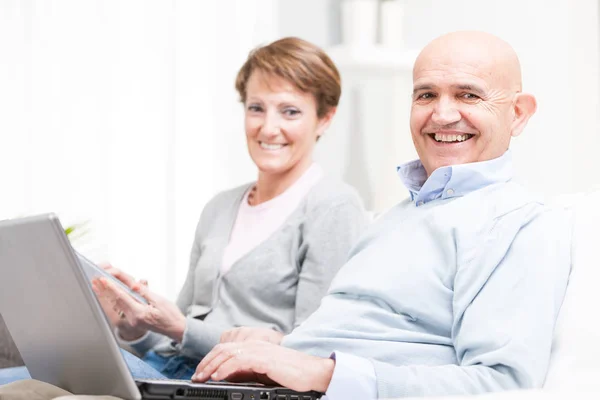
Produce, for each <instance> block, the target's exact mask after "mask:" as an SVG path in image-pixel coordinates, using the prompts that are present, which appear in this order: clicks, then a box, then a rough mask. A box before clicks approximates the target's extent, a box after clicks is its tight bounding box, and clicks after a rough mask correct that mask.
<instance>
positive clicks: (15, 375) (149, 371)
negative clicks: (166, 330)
mask: <svg viewBox="0 0 600 400" xmlns="http://www.w3.org/2000/svg"><path fill="white" fill-rule="evenodd" d="M121 353H122V354H123V358H124V359H125V362H126V363H127V366H128V367H129V371H131V375H133V377H134V378H140V379H165V378H166V377H167V376H165V375H163V374H161V373H160V372H158V371H157V370H156V369H154V368H153V367H152V365H153V364H151V363H146V362H144V361H142V360H140V359H139V358H137V357H136V356H134V355H133V354H131V353H128V352H126V351H125V350H121ZM166 364H168V362H167V363H165V365H166ZM154 365H159V363H158V362H156V363H154ZM169 370H179V369H177V368H175V369H174V368H173V367H172V366H171V367H170V368H169ZM194 370H195V366H194V369H193V370H192V374H193V372H194ZM191 376H192V375H190V378H191ZM23 379H31V375H29V371H28V370H27V368H26V367H13V368H3V369H0V385H4V384H6V383H11V382H15V381H20V380H23ZM179 379H189V378H179Z"/></svg>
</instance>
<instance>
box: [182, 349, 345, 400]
mask: <svg viewBox="0 0 600 400" xmlns="http://www.w3.org/2000/svg"><path fill="white" fill-rule="evenodd" d="M334 367H335V362H334V361H333V360H331V359H329V358H320V357H314V356H310V355H307V354H304V353H300V352H298V351H296V350H291V349H288V348H285V347H281V346H278V345H274V344H272V343H267V342H262V341H247V342H241V343H240V342H238V343H221V344H218V345H216V346H215V347H214V349H213V350H212V351H211V352H210V353H208V354H207V355H206V357H204V358H203V359H202V362H201V363H200V364H199V365H198V367H197V368H196V373H195V374H194V376H193V377H192V381H194V382H206V381H208V380H209V379H212V380H216V381H218V380H225V379H227V380H229V381H234V382H236V381H237V382H243V381H246V382H248V381H256V382H260V383H266V384H278V385H281V386H285V387H287V388H289V389H292V390H295V391H298V392H307V391H310V390H315V391H317V392H321V393H325V392H326V391H327V388H328V387H329V382H331V377H332V376H333V369H334Z"/></svg>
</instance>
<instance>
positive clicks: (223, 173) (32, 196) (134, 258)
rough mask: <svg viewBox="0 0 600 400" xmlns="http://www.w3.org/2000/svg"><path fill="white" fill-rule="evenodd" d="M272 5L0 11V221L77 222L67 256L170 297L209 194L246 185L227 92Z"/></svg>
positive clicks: (238, 124)
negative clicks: (79, 256)
mask: <svg viewBox="0 0 600 400" xmlns="http://www.w3.org/2000/svg"><path fill="white" fill-rule="evenodd" d="M276 6H277V4H276V1H275V0H251V1H248V0H231V1H219V0H204V1H193V0H184V1H181V0H177V1H175V0H172V1H165V0H160V1H149V0H144V1H142V0H135V1H116V0H85V1H81V0H46V1H41V0H38V1H36V0H8V1H2V2H1V3H0V149H1V151H2V156H1V157H0V171H1V172H0V174H1V176H0V182H1V183H2V191H1V192H0V193H1V200H0V218H11V217H15V216H20V215H30V214H36V213H41V212H56V213H57V214H58V215H59V217H60V218H61V221H62V222H63V224H65V225H67V224H73V223H82V222H86V224H85V226H84V228H83V229H85V230H86V233H85V235H83V236H82V237H81V238H79V239H77V240H76V242H75V246H76V247H79V248H80V250H81V251H82V252H84V253H85V254H88V255H89V256H90V257H91V258H93V259H94V260H96V261H98V262H102V261H110V262H111V263H113V264H114V265H115V266H117V267H120V268H123V269H125V270H126V271H128V272H130V273H132V274H133V275H134V276H137V277H140V278H146V279H148V280H149V281H150V285H151V287H152V288H153V289H154V290H155V291H157V292H159V293H162V294H164V295H167V296H169V297H171V298H174V297H175V295H176V293H177V291H178V289H179V287H180V286H181V284H182V283H183V279H184V278H185V274H186V271H187V268H188V256H189V251H190V248H191V244H192V240H193V234H194V229H195V225H196V222H197V220H198V217H199V215H200V212H201V210H202V208H203V206H204V205H205V203H206V202H207V201H208V200H209V199H210V197H212V196H213V195H214V194H215V193H216V191H218V190H222V189H224V188H227V187H231V186H233V185H235V184H239V183H241V182H243V181H247V180H250V179H253V178H254V175H255V172H254V169H253V164H252V163H251V162H250V160H249V158H248V156H247V154H246V150H245V142H244V133H243V121H242V109H241V106H240V105H239V104H238V101H237V94H236V93H235V90H234V87H233V83H234V79H235V73H236V72H237V69H238V68H239V67H240V66H241V64H242V62H243V60H244V59H245V57H246V55H247V53H248V51H249V50H250V49H251V48H253V47H254V46H256V45H257V44H260V43H264V42H267V41H270V40H272V39H274V38H276V36H277V24H276V18H275V15H276Z"/></svg>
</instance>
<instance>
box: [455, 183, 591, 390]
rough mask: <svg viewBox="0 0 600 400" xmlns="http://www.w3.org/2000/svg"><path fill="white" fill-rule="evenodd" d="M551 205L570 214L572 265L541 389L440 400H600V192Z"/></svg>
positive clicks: (573, 197)
mask: <svg viewBox="0 0 600 400" xmlns="http://www.w3.org/2000/svg"><path fill="white" fill-rule="evenodd" d="M554 205H555V206H558V207H567V208H570V209H572V210H573V218H574V220H573V241H572V257H573V258H572V260H573V265H572V270H571V275H570V278H569V285H568V287H567V293H566V296H565V300H564V302H563V305H562V308H561V310H560V314H559V318H558V321H557V325H556V331H555V334H554V342H553V345H552V354H551V358H550V368H549V370H548V375H547V376H546V382H545V384H544V389H542V390H523V391H514V392H502V393H490V394H485V395H481V396H475V397H473V396H468V397H466V396H454V397H451V398H450V397H445V398H444V400H446V399H454V400H468V399H473V398H477V399H482V400H545V399H563V400H573V399H585V400H587V399H600V311H599V310H598V308H600V189H594V190H591V191H589V192H587V193H582V194H577V195H569V196H561V197H560V198H557V199H556V200H555V201H554ZM540 279H544V277H543V276H541V277H540Z"/></svg>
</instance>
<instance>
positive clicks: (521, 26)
mask: <svg viewBox="0 0 600 400" xmlns="http://www.w3.org/2000/svg"><path fill="white" fill-rule="evenodd" d="M339 1H343V0H338V1H335V0H332V1H329V2H322V3H321V4H318V2H317V1H309V2H306V4H307V5H306V7H304V8H303V11H304V12H303V13H302V10H300V9H298V8H296V7H292V6H291V5H290V4H289V3H291V2H289V1H284V2H283V5H287V6H288V8H287V9H286V8H284V7H282V9H281V11H280V12H281V13H286V12H289V13H290V15H292V13H293V15H294V16H295V18H296V20H297V21H300V20H309V19H310V20H312V21H313V24H311V25H310V26H309V25H302V24H301V23H296V24H286V25H285V26H282V31H281V34H282V35H297V36H303V37H307V38H308V37H310V38H313V40H314V41H315V43H317V44H320V45H323V46H331V45H334V44H337V43H338V42H339V34H338V35H335V34H331V32H330V31H327V30H325V29H323V28H322V27H321V28H319V27H318V26H315V24H319V23H320V22H321V23H324V24H327V23H335V22H337V21H338V19H339V15H338V14H337V13H336V12H334V11H332V8H331V5H334V6H335V5H337V6H339V4H338V3H339ZM324 3H328V5H326V4H324ZM402 3H403V4H404V19H403V21H399V23H402V24H403V36H404V43H405V46H406V48H407V49H420V48H422V47H423V46H424V45H425V44H426V43H428V42H429V41H430V40H431V39H433V38H435V37H437V36H439V35H441V34H444V33H446V32H451V31H455V30H467V29H475V30H484V31H488V32H491V33H493V34H496V35H498V36H500V37H501V38H503V39H505V40H507V41H508V42H509V43H511V44H512V45H513V46H514V48H515V50H516V51H517V53H518V54H519V56H520V58H521V62H522V69H523V80H524V90H526V91H529V92H531V93H533V94H535V95H536V97H537V99H538V103H539V108H538V112H537V114H536V115H535V116H534V118H533V119H532V120H531V121H530V124H529V126H528V128H527V129H526V130H525V132H524V134H523V135H522V136H521V137H519V138H517V139H515V140H514V141H513V145H512V148H513V151H514V153H515V163H516V168H517V170H518V178H519V179H520V180H521V181H523V182H524V183H526V184H527V185H529V186H530V187H532V188H534V189H535V190H539V191H541V192H543V193H545V194H547V195H554V194H558V193H563V192H571V191H578V190H584V189H585V188H587V187H590V186H592V185H597V184H598V183H600V176H599V174H597V173H596V171H598V170H600V160H598V158H597V157H596V155H595V153H596V149H597V148H598V145H599V144H600V138H599V129H598V128H599V124H598V114H599V113H598V111H599V95H600V90H599V88H600V85H599V80H598V74H599V72H598V71H599V61H598V49H599V42H598V33H599V28H600V27H599V24H598V2H597V1H595V0H582V1H577V2H573V1H568V0H526V1H523V0H504V1H494V0H452V1H447V0H403V1H402ZM315 15H317V16H316V17H315ZM323 15H325V16H326V17H323ZM324 21H326V22H324ZM315 32H320V33H321V37H318V38H316V37H315ZM325 35H328V36H325ZM342 78H344V75H343V76H342ZM364 80H365V82H364V85H365V86H366V89H365V92H366V95H365V98H364V99H363V103H365V104H366V106H365V111H364V113H363V115H362V116H360V118H361V119H362V120H367V121H368V122H367V123H366V125H367V127H366V128H365V129H364V131H363V132H362V142H363V145H364V146H365V147H366V148H369V147H370V149H369V150H368V151H367V153H368V154H363V155H362V156H361V157H362V160H359V161H364V160H367V165H365V167H364V170H363V171H362V172H361V171H356V169H353V172H352V174H351V176H349V177H348V180H349V182H351V183H353V184H355V185H356V186H358V187H364V186H365V185H364V184H363V183H361V182H363V181H364V176H365V175H367V176H369V179H370V182H371V187H369V188H367V189H368V190H367V189H363V194H364V195H365V197H366V198H367V204H368V205H370V206H372V207H373V208H375V209H380V208H385V207H387V206H390V205H392V204H394V203H395V202H396V201H397V200H398V199H399V198H401V197H403V196H404V195H405V191H404V189H403V188H402V187H401V186H395V185H400V182H398V181H397V180H396V181H395V183H394V180H393V178H390V174H391V172H389V171H392V170H393V169H394V167H395V165H397V164H399V163H402V162H404V161H407V158H408V157H412V156H414V152H412V142H411V141H410V138H409V135H410V133H409V130H408V125H406V128H405V129H400V130H398V131H397V132H390V131H389V129H390V128H389V127H390V126H393V125H394V124H392V123H390V122H389V121H392V120H394V119H396V120H397V121H398V120H405V119H406V118H407V116H408V113H409V110H408V108H407V107H405V106H402V108H400V109H395V110H390V108H389V107H390V100H389V96H390V93H391V92H393V90H394V89H393V88H394V87H396V88H399V87H402V85H392V84H390V83H389V82H388V84H387V85H386V84H385V83H384V82H382V79H381V77H371V78H369V79H366V78H364ZM377 94H379V97H380V101H378V100H377ZM409 94H410V92H407V93H400V92H396V93H394V98H395V102H392V103H395V104H397V105H400V104H403V103H406V101H407V96H409ZM347 95H348V93H344V96H343V98H342V104H341V107H340V108H341V109H340V112H339V114H338V116H337V121H335V122H334V124H333V125H332V129H331V130H330V131H331V132H330V136H331V137H330V138H329V139H328V141H327V140H324V141H323V143H322V146H321V149H320V153H321V154H320V156H321V158H322V159H323V160H324V162H325V164H326V165H328V167H329V169H330V170H331V171H333V172H334V173H337V174H339V175H340V176H347V174H346V173H345V171H346V170H347V166H348V165H350V164H351V163H352V160H350V155H349V150H348V146H347V143H346V142H344V140H343V139H341V137H343V136H348V135H352V133H351V132H349V131H350V130H351V127H352V126H353V125H352V123H351V122H350V121H351V119H352V118H356V116H355V115H349V114H348V113H347V112H345V111H344V109H343V108H344V107H345V106H343V103H344V102H345V101H348V99H347V98H346V97H345V96H347ZM386 115H387V117H386ZM386 118H387V121H388V122H382V121H386ZM382 119H383V120H382ZM386 126H387V128H386ZM332 137H333V138H332ZM393 138H395V141H394V140H393ZM320 145H321V143H320ZM386 145H387V147H386ZM398 146H400V147H401V148H398ZM386 149H387V150H386ZM390 153H395V154H394V155H393V156H392V157H390ZM394 159H395V162H394ZM386 164H387V165H386ZM382 174H385V176H386V178H385V179H383V178H381V175H382ZM359 175H362V176H359ZM378 179H379V180H380V182H379V183H376V181H377V180H378Z"/></svg>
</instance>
